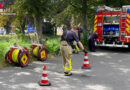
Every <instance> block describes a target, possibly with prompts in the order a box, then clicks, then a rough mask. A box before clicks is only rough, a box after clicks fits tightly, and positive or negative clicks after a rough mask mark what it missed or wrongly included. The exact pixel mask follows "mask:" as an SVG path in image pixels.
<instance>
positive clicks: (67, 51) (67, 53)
mask: <svg viewBox="0 0 130 90" xmlns="http://www.w3.org/2000/svg"><path fill="white" fill-rule="evenodd" d="M60 50H61V53H62V58H63V61H62V62H63V69H64V72H68V73H70V71H71V70H72V66H71V57H72V47H71V46H70V45H69V44H68V43H67V42H66V41H61V44H60Z"/></svg>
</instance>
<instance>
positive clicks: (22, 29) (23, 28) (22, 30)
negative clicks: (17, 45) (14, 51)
mask: <svg viewBox="0 0 130 90" xmlns="http://www.w3.org/2000/svg"><path fill="white" fill-rule="evenodd" d="M25 23H26V22H25V20H24V22H23V23H22V25H21V32H22V34H25V31H24V30H25Z"/></svg>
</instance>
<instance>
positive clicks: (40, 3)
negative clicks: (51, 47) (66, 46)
mask: <svg viewBox="0 0 130 90" xmlns="http://www.w3.org/2000/svg"><path fill="white" fill-rule="evenodd" d="M15 6H16V9H15V10H16V12H18V13H19V14H17V13H16V14H17V17H20V15H22V16H24V17H23V18H25V17H26V16H27V15H29V16H32V17H33V19H34V24H35V27H36V31H37V33H38V36H39V39H40V40H41V38H42V22H43V19H45V18H46V17H47V16H48V15H49V12H50V11H51V6H52V5H51V0H16V2H15ZM21 10H22V12H20V11H21ZM23 18H22V19H23Z"/></svg>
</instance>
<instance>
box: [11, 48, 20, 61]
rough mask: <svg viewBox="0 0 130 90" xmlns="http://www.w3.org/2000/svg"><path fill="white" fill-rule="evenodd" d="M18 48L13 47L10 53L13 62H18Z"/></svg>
mask: <svg viewBox="0 0 130 90" xmlns="http://www.w3.org/2000/svg"><path fill="white" fill-rule="evenodd" d="M19 51H20V50H19V49H15V50H14V51H13V53H12V60H13V62H15V63H18V54H19Z"/></svg>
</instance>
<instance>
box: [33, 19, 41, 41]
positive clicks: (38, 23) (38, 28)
mask: <svg viewBox="0 0 130 90" xmlns="http://www.w3.org/2000/svg"><path fill="white" fill-rule="evenodd" d="M34 22H35V28H36V32H37V34H38V36H37V38H38V40H37V42H38V43H41V42H42V40H41V39H42V18H41V17H37V18H34Z"/></svg>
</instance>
